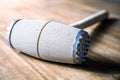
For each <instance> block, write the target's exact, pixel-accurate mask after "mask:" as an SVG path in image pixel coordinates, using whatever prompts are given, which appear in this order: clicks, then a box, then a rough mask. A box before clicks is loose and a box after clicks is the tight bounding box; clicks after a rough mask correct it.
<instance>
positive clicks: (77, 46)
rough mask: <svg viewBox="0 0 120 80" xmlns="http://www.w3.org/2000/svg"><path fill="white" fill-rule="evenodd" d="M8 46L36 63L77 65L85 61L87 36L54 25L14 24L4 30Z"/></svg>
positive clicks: (85, 33)
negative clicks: (34, 58) (39, 61)
mask: <svg viewBox="0 0 120 80" xmlns="http://www.w3.org/2000/svg"><path fill="white" fill-rule="evenodd" d="M7 39H8V42H9V44H10V46H11V47H12V48H14V49H16V50H19V51H20V52H23V53H26V54H28V55H31V56H34V57H36V58H39V59H43V60H48V61H55V62H61V63H70V64H80V63H82V62H84V61H85V57H86V54H87V50H88V45H89V35H88V33H87V32H85V31H84V30H81V29H78V28H74V27H72V26H68V25H64V24H61V23H58V22H54V21H44V20H16V21H14V22H13V23H12V24H11V25H10V26H9V27H8V36H7Z"/></svg>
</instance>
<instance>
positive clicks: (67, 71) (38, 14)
mask: <svg viewBox="0 0 120 80" xmlns="http://www.w3.org/2000/svg"><path fill="white" fill-rule="evenodd" d="M113 1H114V0H96V1H95V0H86V1H82V0H81V1H79V0H0V80H120V8H119V7H120V6H119V4H120V3H118V2H113ZM101 9H107V10H108V11H109V12H110V18H109V19H108V20H106V21H104V22H102V23H97V24H95V25H93V26H90V27H89V28H87V29H85V30H86V31H88V32H89V34H90V35H91V38H92V39H91V45H90V51H89V54H88V56H87V61H86V63H85V64H84V65H69V64H60V63H54V62H48V61H43V60H39V59H36V58H33V57H30V56H28V55H25V54H22V53H20V52H17V51H15V50H13V49H11V48H10V47H9V45H8V44H7V41H6V39H5V37H6V33H7V30H6V27H7V26H8V25H9V24H10V23H11V21H12V20H13V19H20V18H21V19H44V20H54V21H58V22H62V23H65V24H69V23H72V22H75V21H78V20H81V19H83V18H85V17H87V16H89V15H91V14H93V13H95V12H97V11H99V10H101Z"/></svg>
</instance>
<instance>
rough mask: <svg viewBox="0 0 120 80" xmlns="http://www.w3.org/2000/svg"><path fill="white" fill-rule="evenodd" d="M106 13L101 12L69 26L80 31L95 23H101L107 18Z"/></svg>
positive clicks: (104, 11)
mask: <svg viewBox="0 0 120 80" xmlns="http://www.w3.org/2000/svg"><path fill="white" fill-rule="evenodd" d="M108 15H109V14H108V12H107V11H106V10H101V11H99V12H97V13H95V14H93V15H91V16H89V17H87V18H85V19H83V20H81V21H78V22H75V23H72V24H69V25H70V26H72V27H76V28H80V29H84V28H86V27H88V26H90V25H92V24H94V23H96V22H99V21H102V20H104V19H106V18H108Z"/></svg>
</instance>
